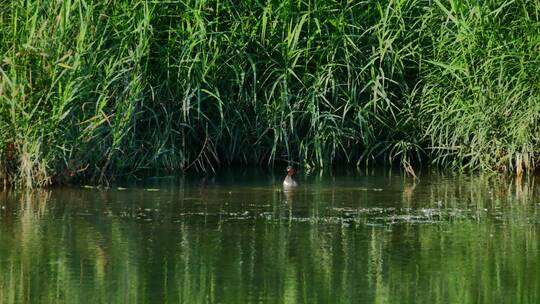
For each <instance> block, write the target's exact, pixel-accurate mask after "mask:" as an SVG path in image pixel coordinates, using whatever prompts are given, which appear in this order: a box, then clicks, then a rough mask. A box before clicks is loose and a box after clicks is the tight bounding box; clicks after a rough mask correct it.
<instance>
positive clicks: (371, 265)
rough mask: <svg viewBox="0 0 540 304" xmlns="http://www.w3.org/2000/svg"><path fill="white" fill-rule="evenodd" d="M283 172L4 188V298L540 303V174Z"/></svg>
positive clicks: (0, 234) (0, 284)
mask: <svg viewBox="0 0 540 304" xmlns="http://www.w3.org/2000/svg"><path fill="white" fill-rule="evenodd" d="M261 176H263V177H261ZM281 178H282V177H281V176H279V175H277V176H268V174H262V173H257V172H252V173H242V172H240V173H238V172H237V173H229V174H223V175H221V176H217V177H215V178H206V179H205V178H195V177H194V178H162V179H148V180H145V181H139V182H136V183H126V184H121V185H118V186H122V187H124V188H126V189H122V188H120V189H118V188H116V187H117V186H115V187H112V188H110V189H92V188H81V187H73V188H62V189H54V190H52V191H35V192H28V193H21V192H17V193H1V194H0V208H1V209H0V244H1V245H0V303H30V302H31V303H38V302H39V303H41V302H54V303H179V302H180V303H284V302H285V303H538V302H540V275H539V270H540V242H539V236H538V234H539V221H540V216H539V208H540V206H539V203H540V200H539V199H538V189H537V184H536V182H535V181H534V180H531V181H524V182H522V183H516V181H514V180H508V179H494V178H491V179H490V178H486V177H478V176H473V177H448V176H446V177H445V176H440V175H435V174H431V175H427V174H424V175H423V176H422V179H421V180H420V182H416V183H415V182H414V181H413V180H411V179H410V178H406V177H403V176H400V175H396V174H394V175H392V174H390V173H376V174H373V175H372V174H368V175H366V174H360V173H349V174H347V173H343V174H339V175H337V176H333V177H331V176H323V177H320V176H300V177H299V179H300V182H301V183H302V186H301V187H300V188H298V189H297V190H295V191H294V192H287V193H284V192H283V191H282V189H281V187H280V182H281V181H280V180H281Z"/></svg>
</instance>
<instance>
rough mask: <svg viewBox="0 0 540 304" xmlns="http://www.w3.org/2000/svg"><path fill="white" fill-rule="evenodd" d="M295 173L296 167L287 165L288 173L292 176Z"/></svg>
mask: <svg viewBox="0 0 540 304" xmlns="http://www.w3.org/2000/svg"><path fill="white" fill-rule="evenodd" d="M293 174H294V167H293V166H287V175H289V176H292V175H293Z"/></svg>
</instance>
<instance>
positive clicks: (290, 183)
mask: <svg viewBox="0 0 540 304" xmlns="http://www.w3.org/2000/svg"><path fill="white" fill-rule="evenodd" d="M293 174H294V167H293V166H288V167H287V176H285V180H283V187H284V188H294V187H297V186H298V183H297V182H296V181H295V180H294V179H293V178H292V176H293Z"/></svg>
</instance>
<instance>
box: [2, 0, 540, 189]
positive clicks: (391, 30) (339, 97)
mask: <svg viewBox="0 0 540 304" xmlns="http://www.w3.org/2000/svg"><path fill="white" fill-rule="evenodd" d="M0 3H1V6H2V7H3V9H2V10H1V11H0V24H1V28H0V34H1V35H0V54H2V55H1V56H2V58H0V170H1V172H0V174H1V176H2V179H3V180H4V181H5V182H6V183H16V184H20V185H27V186H39V185H46V184H50V183H53V182H62V181H69V180H72V179H74V178H75V179H85V180H87V179H95V180H98V181H106V180H108V179H110V178H114V177H115V176H118V175H123V174H128V173H133V172H140V171H141V170H145V169H162V170H167V171H175V170H187V169H197V170H204V171H208V170H215V169H216V168H217V167H218V166H226V165H231V164H236V163H241V164H246V163H258V164H263V165H273V164H274V163H275V162H293V163H299V164H301V165H303V166H305V167H306V168H323V167H328V166H331V165H332V164H334V163H351V164H357V165H358V164H363V163H371V162H374V161H385V162H387V163H390V164H391V163H400V164H401V165H403V166H404V167H405V169H407V170H408V171H409V172H413V171H412V166H413V165H415V164H419V163H422V162H426V163H431V162H434V163H436V164H440V165H444V166H453V167H455V168H458V169H482V170H493V169H502V170H512V171H516V170H517V171H518V172H521V171H522V170H523V169H532V168H534V167H535V166H536V165H535V164H536V162H537V160H538V154H537V153H535V150H537V147H538V146H539V143H538V136H537V134H538V127H537V121H538V113H539V111H538V107H539V104H540V103H538V97H537V96H538V83H540V82H539V81H538V73H535V70H536V68H535V67H536V66H538V61H539V57H538V56H539V55H538V54H539V53H538V48H539V44H540V41H539V40H538V37H540V33H539V31H540V30H539V28H540V27H539V26H538V23H539V17H538V16H539V10H540V8H539V5H538V4H536V3H534V2H527V1H525V2H522V1H521V2H505V1H500V0H490V1H488V2H487V3H486V4H485V5H480V4H475V3H469V2H465V1H462V0H433V1H428V0H413V1H404V0H384V1H352V0H351V1H337V0H310V1H299V0H287V1H274V0H268V1H263V2H261V1H254V0H246V1H242V2H240V3H238V2H237V1H230V0H189V1H146V0H137V1H112V0H108V1H79V0H65V1H54V2H52V3H50V2H48V1H42V0H36V1H24V0H17V1H1V0H0Z"/></svg>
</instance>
